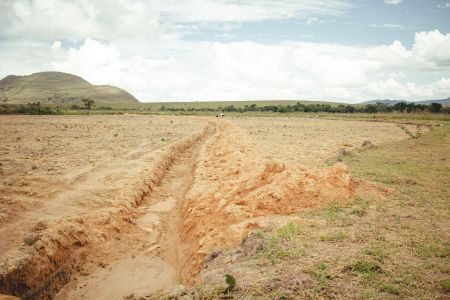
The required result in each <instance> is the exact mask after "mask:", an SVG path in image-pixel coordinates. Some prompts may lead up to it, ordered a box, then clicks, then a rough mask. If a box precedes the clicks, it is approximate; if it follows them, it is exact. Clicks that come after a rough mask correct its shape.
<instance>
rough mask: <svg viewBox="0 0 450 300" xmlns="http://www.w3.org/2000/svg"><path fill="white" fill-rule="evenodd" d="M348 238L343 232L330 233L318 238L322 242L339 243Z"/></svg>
mask: <svg viewBox="0 0 450 300" xmlns="http://www.w3.org/2000/svg"><path fill="white" fill-rule="evenodd" d="M346 238H348V234H347V233H346V232H343V231H337V232H331V233H327V234H324V235H321V236H320V240H321V241H322V242H339V241H343V240H345V239H346Z"/></svg>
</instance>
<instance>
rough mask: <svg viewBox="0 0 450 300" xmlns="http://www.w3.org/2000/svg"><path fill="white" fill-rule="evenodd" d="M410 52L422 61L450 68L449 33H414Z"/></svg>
mask: <svg viewBox="0 0 450 300" xmlns="http://www.w3.org/2000/svg"><path fill="white" fill-rule="evenodd" d="M412 51H413V53H414V54H416V55H417V56H418V57H421V58H422V59H424V60H427V61H432V62H434V63H435V64H438V65H447V66H450V33H447V34H442V33H440V32H439V31H438V30H434V31H428V32H426V31H423V32H419V33H416V37H415V42H414V46H413V48H412Z"/></svg>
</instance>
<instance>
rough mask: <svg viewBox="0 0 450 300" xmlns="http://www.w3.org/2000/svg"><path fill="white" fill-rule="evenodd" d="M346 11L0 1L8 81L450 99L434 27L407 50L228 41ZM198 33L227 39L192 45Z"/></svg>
mask: <svg viewBox="0 0 450 300" xmlns="http://www.w3.org/2000/svg"><path fill="white" fill-rule="evenodd" d="M388 2H392V3H391V4H394V3H393V2H396V3H397V4H398V3H400V2H401V1H398V0H396V1H394V0H390V1H388ZM350 5H351V4H350V1H347V0H331V1H320V0H279V1H270V0H187V1H175V0H153V1H144V0H133V1H131V0H119V1H113V0H105V1H88V0H64V1H63V0H15V1H2V0H0V26H1V29H0V65H1V66H2V68H0V76H6V75H8V74H27V73H31V72H37V71H45V70H49V69H51V70H57V71H65V72H69V73H74V74H77V75H79V76H82V77H84V78H86V79H87V80H89V81H91V82H92V83H94V84H113V85H117V86H120V87H122V88H125V89H127V90H129V91H130V92H131V93H133V94H135V95H136V96H137V97H138V98H139V99H141V100H144V101H156V100H158V101H167V100H179V101H180V100H212V99H214V100H220V99H298V98H303V99H305V98H306V99H328V100H349V101H352V100H361V99H373V98H380V97H381V96H380V95H383V97H388V96H389V95H390V96H389V97H390V98H395V97H397V96H402V97H403V96H404V97H411V98H412V99H421V98H429V97H432V98H438V97H448V80H449V79H448V78H449V77H450V75H449V74H450V41H449V40H450V35H449V34H442V33H440V32H439V31H437V30H435V31H430V32H419V33H417V34H416V36H415V41H414V44H413V46H412V47H411V48H409V47H408V48H407V47H405V46H404V45H403V44H402V43H401V42H400V41H394V42H393V43H391V44H388V45H379V46H370V47H364V46H356V45H355V46H351V45H347V46H343V45H337V44H326V43H312V42H311V43H306V42H294V41H284V40H283V39H282V38H281V37H280V36H279V35H277V36H276V39H277V40H276V41H272V42H267V41H266V42H265V43H262V42H255V41H251V40H247V41H245V40H244V41H242V40H241V41H239V42H232V41H235V40H236V36H238V35H239V33H240V32H239V30H240V29H241V26H242V27H244V25H243V24H244V23H245V22H256V21H267V20H277V21H279V22H278V23H280V22H282V21H285V20H286V19H295V20H293V22H292V23H293V24H294V23H295V24H319V23H322V22H324V20H326V22H330V20H333V22H334V21H335V20H338V19H339V17H338V16H340V15H342V14H345V12H346V10H347V9H348V8H349V7H350ZM267 24H270V23H265V24H263V25H264V26H263V27H262V28H265V26H266V25H267ZM286 24H287V25H286V26H289V24H290V23H289V22H287V23H286ZM252 26H253V24H252ZM372 26H373V27H383V28H389V29H402V25H399V24H389V23H386V24H381V25H377V24H374V25H372ZM250 27H251V26H250ZM307 27H308V28H312V27H314V26H307ZM247 29H248V28H247ZM202 30H205V32H206V31H209V33H210V35H209V36H208V38H209V39H212V38H213V37H215V38H216V39H217V40H221V41H222V42H220V43H219V42H216V43H214V42H206V41H202V42H200V41H198V40H197V41H188V40H187V39H186V34H188V33H192V32H196V33H199V32H201V31H202ZM235 33H237V34H236V36H235V35H234V34H235ZM264 33H266V32H264ZM266 34H267V36H269V35H270V34H271V32H267V33H266ZM299 36H302V37H303V38H305V39H306V38H311V37H313V36H314V37H315V35H314V32H307V33H302V34H301V35H299ZM1 37H3V38H4V39H1ZM5 37H6V39H5ZM272 37H274V36H272ZM208 38H205V40H208ZM274 38H275V37H274ZM430 95H431V96H430Z"/></svg>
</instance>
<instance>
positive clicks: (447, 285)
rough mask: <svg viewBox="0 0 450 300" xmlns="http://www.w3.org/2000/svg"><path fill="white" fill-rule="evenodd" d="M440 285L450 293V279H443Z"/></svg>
mask: <svg viewBox="0 0 450 300" xmlns="http://www.w3.org/2000/svg"><path fill="white" fill-rule="evenodd" d="M439 284H440V286H441V287H442V288H443V289H444V291H445V292H447V293H450V278H446V279H442V280H441V281H439Z"/></svg>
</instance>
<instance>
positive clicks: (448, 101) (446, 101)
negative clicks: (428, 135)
mask: <svg viewBox="0 0 450 300" xmlns="http://www.w3.org/2000/svg"><path fill="white" fill-rule="evenodd" d="M378 102H380V103H383V104H386V105H389V106H390V105H395V104H397V103H398V102H412V101H406V100H389V99H385V100H370V101H365V102H361V103H360V104H363V105H367V104H377V103H378ZM414 103H415V104H426V105H428V104H431V103H441V104H442V105H449V104H450V97H448V98H447V99H437V100H423V101H414Z"/></svg>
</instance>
